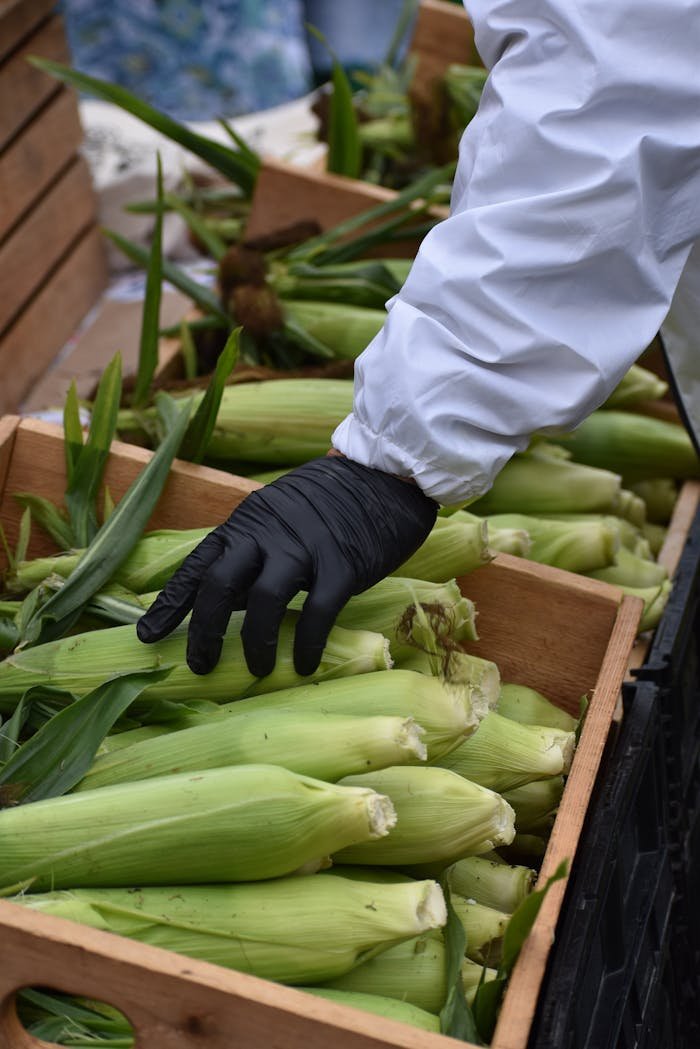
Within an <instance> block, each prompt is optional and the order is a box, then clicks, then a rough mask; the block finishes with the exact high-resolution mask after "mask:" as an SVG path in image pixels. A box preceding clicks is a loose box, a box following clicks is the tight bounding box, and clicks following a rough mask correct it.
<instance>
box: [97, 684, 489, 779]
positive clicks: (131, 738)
mask: <svg viewBox="0 0 700 1049" xmlns="http://www.w3.org/2000/svg"><path fill="white" fill-rule="evenodd" d="M497 691H498V689H497V686H496V694H497ZM494 702H495V695H494ZM487 709H488V707H487V706H486V705H485V704H484V703H483V702H482V700H481V697H480V696H479V695H478V694H475V693H474V692H473V691H472V690H471V689H470V688H469V687H468V686H464V685H460V684H458V683H455V684H451V683H449V682H442V681H439V680H438V679H437V678H432V677H427V676H424V675H422V674H416V673H413V672H412V671H410V670H392V671H391V673H390V674H384V673H381V674H379V673H377V674H366V675H364V674H363V675H362V678H359V677H355V678H353V679H352V680H351V679H350V678H347V679H345V678H342V679H341V678H338V679H337V680H335V681H324V682H322V683H321V684H317V685H298V686H296V687H295V688H289V689H282V690H280V691H279V692H273V693H269V694H263V695H259V696H254V697H251V698H250V699H242V700H237V701H236V702H234V703H225V704H222V705H221V706H219V707H214V708H213V709H212V710H210V711H207V712H197V713H190V712H186V713H185V714H183V716H182V717H181V718H179V719H178V720H177V721H176V722H174V723H172V722H168V724H167V725H147V726H144V727H143V728H140V729H134V730H132V731H130V732H123V733H120V734H119V735H118V736H114V737H108V740H107V742H108V743H109V742H110V741H111V744H110V746H107V747H106V748H105V749H106V750H107V751H108V750H109V749H110V747H111V746H112V745H114V746H115V749H116V748H117V747H120V746H124V745H128V744H129V743H131V742H135V741H137V740H140V739H144V738H153V737H154V736H155V735H162V734H163V733H166V732H169V731H173V729H175V730H176V729H180V728H190V727H192V726H194V725H206V724H218V725H220V724H222V719H223V718H229V717H230V718H233V719H236V718H238V717H241V716H245V715H247V714H248V713H249V712H250V711H262V710H268V711H270V712H272V713H273V714H276V713H281V712H284V711H292V712H303V711H309V712H313V713H319V714H324V713H325V714H333V715H338V714H340V715H342V714H346V715H351V716H354V717H361V716H364V717H370V716H373V715H384V716H388V717H400V718H413V720H414V721H416V722H417V723H418V724H419V725H420V726H421V728H422V729H423V730H424V732H425V735H424V736H423V737H422V742H423V743H424V744H425V746H426V747H427V750H428V757H429V758H431V759H432V758H433V757H437V756H439V755H440V754H446V753H447V752H448V751H450V750H452V749H453V748H454V747H456V746H458V745H459V743H460V742H461V741H462V740H463V739H464V738H465V737H466V736H469V735H471V733H472V732H474V731H475V730H476V727H477V725H478V724H479V721H480V719H481V718H482V717H483V716H484V715H485V714H486V711H487Z"/></svg>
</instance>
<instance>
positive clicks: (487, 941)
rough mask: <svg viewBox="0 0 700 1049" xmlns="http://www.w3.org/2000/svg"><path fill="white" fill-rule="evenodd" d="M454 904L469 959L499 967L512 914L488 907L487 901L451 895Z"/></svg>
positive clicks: (455, 894)
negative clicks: (504, 938)
mask: <svg viewBox="0 0 700 1049" xmlns="http://www.w3.org/2000/svg"><path fill="white" fill-rule="evenodd" d="M450 899H451V902H452V906H453V907H454V909H455V913H456V915H457V917H458V918H459V920H460V922H461V923H462V928H463V929H464V932H465V934H466V938H467V944H466V948H465V953H466V956H467V958H471V960H472V961H473V962H479V964H480V965H489V966H493V967H495V968H497V967H498V965H499V964H500V961H501V950H502V947H503V933H504V932H505V928H506V925H507V924H508V919H509V918H510V914H507V913H506V912H505V911H497V910H495V909H494V908H493V907H485V906H484V904H483V903H476V902H475V901H474V900H468V899H466V898H465V897H464V896H459V895H457V893H452V894H451V897H450Z"/></svg>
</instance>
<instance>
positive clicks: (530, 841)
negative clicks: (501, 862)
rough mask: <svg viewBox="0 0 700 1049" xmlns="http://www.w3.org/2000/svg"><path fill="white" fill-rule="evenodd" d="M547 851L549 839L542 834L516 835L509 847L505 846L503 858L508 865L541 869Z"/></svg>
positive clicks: (502, 852)
mask: <svg viewBox="0 0 700 1049" xmlns="http://www.w3.org/2000/svg"><path fill="white" fill-rule="evenodd" d="M546 851H547V839H546V838H545V837H543V836H542V835H541V834H516V835H515V837H514V838H513V840H512V842H511V843H510V844H509V845H504V846H503V847H502V848H501V850H500V853H501V856H502V857H503V859H505V860H506V861H507V862H508V863H514V864H529V865H530V866H533V867H539V866H540V865H541V863H542V859H543V857H544V854H545V852H546Z"/></svg>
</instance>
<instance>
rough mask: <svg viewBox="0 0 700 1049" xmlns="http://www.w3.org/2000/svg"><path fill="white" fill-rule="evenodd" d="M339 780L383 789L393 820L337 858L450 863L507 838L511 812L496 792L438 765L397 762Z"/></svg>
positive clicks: (510, 833)
mask: <svg viewBox="0 0 700 1049" xmlns="http://www.w3.org/2000/svg"><path fill="white" fill-rule="evenodd" d="M340 782H341V784H342V785H349V786H364V787H369V788H371V789H373V790H378V791H381V792H386V794H387V795H388V797H390V798H391V801H392V804H393V806H394V808H395V809H396V813H397V823H396V826H395V827H394V828H393V829H392V830H391V832H390V833H389V834H388V835H387V838H386V842H385V843H382V844H383V845H385V847H378V848H377V847H375V845H377V846H378V845H379V844H380V843H379V842H376V843H372V844H371V845H370V844H369V843H368V844H367V845H357V846H350V847H349V848H346V849H342V850H341V851H339V852H338V853H337V854H336V857H335V859H336V860H337V862H338V863H351V864H352V863H359V864H372V865H380V866H381V865H388V866H394V867H399V866H406V865H410V864H416V863H433V862H437V861H440V860H444V861H445V862H446V863H449V862H451V861H453V860H456V859H459V858H460V857H462V856H468V855H475V854H478V853H480V852H487V851H488V850H489V849H492V848H495V847H496V846H497V845H500V844H503V843H505V842H509V841H511V840H512V837H513V834H514V822H513V819H514V815H513V810H512V809H511V808H510V806H509V805H508V804H507V803H506V802H504V801H503V799H502V798H501V796H500V795H499V794H496V793H494V792H493V791H490V790H487V789H486V788H483V787H479V786H478V785H477V784H475V783H470V782H469V781H468V780H466V779H464V778H462V777H460V776H458V775H455V774H454V773H450V772H448V771H447V770H446V769H440V768H408V767H400V766H397V767H395V768H388V769H382V770H381V771H379V772H369V773H365V774H362V775H359V776H346V777H345V778H344V779H342V780H341V781H340Z"/></svg>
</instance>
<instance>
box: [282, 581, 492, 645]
mask: <svg viewBox="0 0 700 1049" xmlns="http://www.w3.org/2000/svg"><path fill="white" fill-rule="evenodd" d="M305 600H306V594H298V595H297V596H296V597H295V598H293V599H292V601H291V602H290V604H289V607H290V608H291V609H301V607H302V605H303V603H304V601H305ZM416 602H417V603H419V604H420V605H422V607H423V611H424V612H425V614H426V616H427V619H428V624H427V628H426V626H425V625H424V624H423V623H422V622H421V617H419V616H417V615H416V608H415V604H416ZM336 623H337V624H338V626H342V627H345V628H346V629H348V630H354V629H358V628H360V629H363V630H372V631H374V632H376V633H378V634H383V635H384V637H386V638H388V639H389V650H390V652H391V656H392V659H395V660H398V659H399V658H400V657H401V656H402V655H409V654H410V653H411V652H413V651H415V647H414V646H415V645H416V644H418V645H424V644H427V643H428V641H429V640H430V641H433V638H432V637H431V636H430V635H431V631H432V634H433V635H434V639H437V644H440V643H446V642H450V643H457V642H460V641H477V640H478V634H477V632H476V608H475V606H474V602H473V601H470V600H469V598H467V597H464V596H463V595H462V593H461V591H460V589H459V586H458V585H457V581H456V580H455V579H450V580H448V581H447V582H445V583H430V582H426V581H425V580H423V579H407V578H404V577H401V576H388V577H387V578H386V579H382V580H381V581H380V582H379V583H375V585H374V586H372V587H370V588H369V590H365V591H364V593H362V594H357V595H356V596H355V597H351V598H350V600H349V601H348V603H347V604H346V605H345V607H344V608H343V609H341V611H340V613H339V614H338V616H337V618H336Z"/></svg>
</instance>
